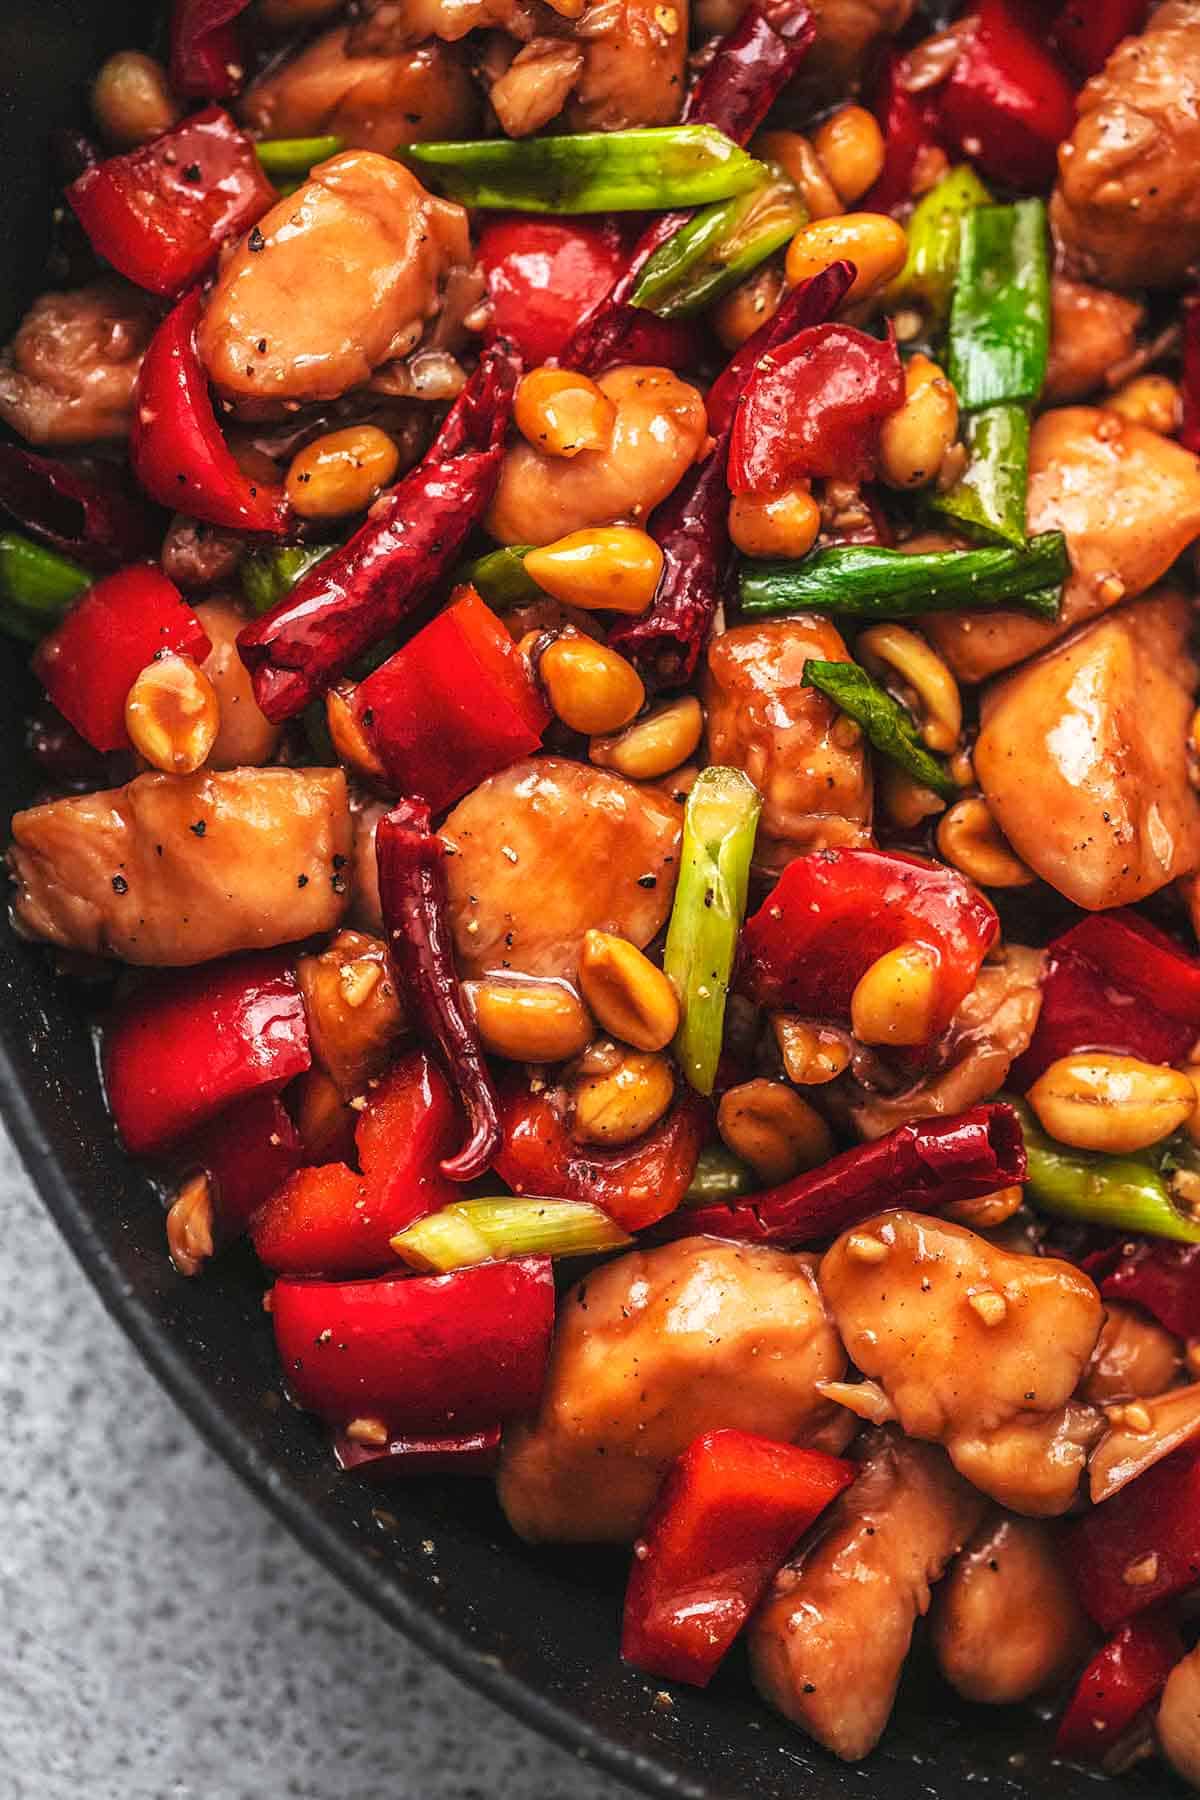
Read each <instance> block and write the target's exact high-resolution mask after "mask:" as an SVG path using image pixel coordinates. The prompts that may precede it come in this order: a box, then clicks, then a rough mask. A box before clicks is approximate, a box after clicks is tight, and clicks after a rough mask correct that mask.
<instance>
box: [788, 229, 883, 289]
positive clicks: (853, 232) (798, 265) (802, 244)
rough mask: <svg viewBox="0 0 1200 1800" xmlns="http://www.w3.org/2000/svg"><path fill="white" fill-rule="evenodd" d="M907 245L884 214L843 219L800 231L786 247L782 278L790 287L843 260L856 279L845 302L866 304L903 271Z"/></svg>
mask: <svg viewBox="0 0 1200 1800" xmlns="http://www.w3.org/2000/svg"><path fill="white" fill-rule="evenodd" d="M907 254H908V239H907V237H906V236H905V233H904V227H903V225H898V224H897V223H896V221H895V219H890V218H888V216H887V214H886V213H843V215H842V216H841V218H839V219H821V220H818V222H817V223H816V224H815V225H805V226H804V227H803V229H802V230H800V231H798V232H797V233H796V235H795V237H794V238H793V239H792V241H791V243H790V244H789V245H788V253H787V265H786V266H787V278H788V281H789V282H790V283H791V285H792V286H793V287H796V286H798V285H799V283H800V282H802V281H808V280H809V279H810V278H811V277H812V276H813V275H820V274H821V273H822V272H823V271H824V270H825V269H828V268H829V267H830V265H831V264H832V263H835V262H839V261H840V260H841V258H842V257H846V258H848V260H849V261H850V262H852V263H853V264H854V266H855V268H856V269H857V270H858V274H857V275H856V276H855V280H854V286H853V287H852V288H851V289H850V292H849V294H848V295H847V296H846V298H847V300H850V301H853V300H866V299H867V298H868V296H869V295H871V294H873V293H875V292H876V291H877V290H878V289H879V288H881V287H884V286H885V285H886V284H887V283H888V282H889V281H890V280H891V279H892V277H893V276H894V275H898V274H899V273H900V271H901V269H902V268H903V267H904V258H905V256H906V255H907Z"/></svg>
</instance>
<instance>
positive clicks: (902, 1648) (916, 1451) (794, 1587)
mask: <svg viewBox="0 0 1200 1800" xmlns="http://www.w3.org/2000/svg"><path fill="white" fill-rule="evenodd" d="M854 1455H855V1458H856V1460H857V1461H858V1462H859V1464H860V1465H861V1468H860V1473H859V1476H858V1479H857V1481H855V1483H854V1485H853V1486H852V1487H849V1488H847V1490H846V1492H845V1493H844V1494H842V1495H841V1496H840V1498H839V1499H837V1500H836V1501H835V1502H834V1504H833V1505H832V1506H831V1507H830V1509H829V1511H828V1513H827V1514H826V1515H825V1516H824V1517H823V1518H822V1519H821V1520H820V1521H819V1522H818V1524H817V1527H816V1530H815V1533H814V1536H813V1539H812V1541H811V1542H810V1543H809V1544H808V1545H802V1546H801V1550H800V1553H799V1555H797V1556H796V1557H795V1558H794V1559H793V1560H792V1561H791V1562H790V1563H788V1564H787V1565H786V1566H785V1567H784V1568H783V1569H781V1570H780V1572H779V1574H778V1575H777V1576H776V1578H775V1582H774V1585H773V1587H772V1588H771V1589H770V1590H769V1592H768V1594H767V1597H766V1599H765V1600H764V1601H763V1604H762V1606H761V1607H760V1608H759V1611H758V1613H757V1614H756V1616H755V1617H754V1619H753V1620H752V1621H751V1623H750V1627H749V1631H748V1637H747V1642H748V1647H749V1651H750V1667H751V1670H752V1672H753V1675H754V1682H755V1686H756V1687H757V1688H758V1690H759V1692H760V1693H761V1694H762V1696H763V1698H764V1699H766V1700H768V1701H770V1703H771V1705H772V1706H774V1707H777V1708H778V1710H779V1711H780V1712H781V1713H783V1715H784V1717H785V1718H788V1719H791V1720H792V1722H793V1723H794V1724H796V1725H799V1726H800V1727H801V1728H802V1729H803V1730H804V1731H806V1732H807V1733H808V1735H809V1736H810V1737H813V1738H815V1739H816V1740H817V1742H818V1743H819V1744H823V1745H824V1746H825V1748H826V1749H827V1750H832V1752H833V1753H834V1755H835V1756H840V1757H842V1758H843V1759H844V1760H845V1761H846V1762H856V1761H857V1760H858V1759H859V1757H862V1756H866V1755H867V1753H868V1752H869V1751H871V1750H873V1749H874V1748H875V1745H876V1744H877V1743H878V1742H879V1739H880V1737H881V1736H882V1735H883V1729H884V1726H885V1725H886V1724H887V1722H888V1719H889V1717H890V1716H891V1711H892V1702H893V1701H894V1699H895V1697H896V1687H897V1684H898V1683H899V1680H900V1672H901V1670H902V1669H903V1667H904V1659H905V1657H906V1656H907V1655H908V1648H909V1645H910V1643H911V1642H912V1633H913V1626H914V1625H915V1624H916V1622H917V1620H918V1619H920V1618H923V1617H924V1615H925V1614H926V1613H927V1612H928V1610H929V1599H930V1589H931V1587H932V1584H933V1583H934V1582H936V1581H937V1580H939V1578H940V1577H941V1575H942V1572H943V1571H944V1569H945V1567H946V1564H947V1563H948V1562H949V1561H950V1559H951V1557H952V1556H954V1555H956V1554H957V1552H958V1551H959V1550H961V1548H962V1546H963V1544H964V1543H965V1542H966V1540H967V1539H968V1538H969V1537H970V1535H971V1533H972V1532H973V1531H974V1529H975V1527H976V1525H977V1524H978V1523H979V1520H980V1518H981V1516H982V1514H983V1512H984V1509H985V1504H986V1503H985V1501H984V1499H983V1497H982V1495H980V1494H977V1493H975V1492H974V1490H973V1489H972V1488H971V1487H969V1486H968V1484H967V1483H966V1482H965V1481H964V1480H963V1479H962V1477H961V1476H959V1475H956V1474H955V1472H954V1470H953V1469H952V1468H951V1466H950V1464H949V1462H948V1461H947V1460H946V1457H945V1456H944V1455H943V1453H942V1452H941V1451H940V1450H935V1449H933V1448H931V1447H930V1446H929V1445H928V1444H916V1443H913V1442H911V1441H910V1440H909V1439H908V1438H905V1437H902V1436H901V1435H900V1434H899V1432H897V1431H894V1430H892V1429H891V1428H890V1427H889V1428H885V1429H884V1430H880V1431H875V1430H872V1431H868V1432H865V1433H864V1434H863V1436H862V1437H861V1438H860V1439H859V1441H858V1443H857V1444H856V1445H855V1447H854Z"/></svg>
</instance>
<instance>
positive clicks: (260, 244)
mask: <svg viewBox="0 0 1200 1800" xmlns="http://www.w3.org/2000/svg"><path fill="white" fill-rule="evenodd" d="M266 243H267V240H266V238H265V237H264V236H263V234H262V232H261V231H260V230H259V229H258V226H257V225H256V226H255V227H254V230H253V231H252V232H251V233H250V236H249V237H248V238H247V239H246V248H247V250H252V251H254V252H255V254H257V252H258V251H259V250H263V249H265V248H266Z"/></svg>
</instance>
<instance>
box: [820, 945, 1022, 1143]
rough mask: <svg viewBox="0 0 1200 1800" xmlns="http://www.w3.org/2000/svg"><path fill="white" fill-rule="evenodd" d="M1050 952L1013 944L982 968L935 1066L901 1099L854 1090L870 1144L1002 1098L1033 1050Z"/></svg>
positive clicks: (857, 1120)
mask: <svg viewBox="0 0 1200 1800" xmlns="http://www.w3.org/2000/svg"><path fill="white" fill-rule="evenodd" d="M1045 961H1046V957H1045V953H1044V951H1041V950H1030V949H1027V948H1026V946H1025V945H1024V944H1007V945H1005V947H1004V949H1003V950H1002V951H1001V953H1000V955H999V957H998V958H997V960H996V961H994V962H988V963H985V964H984V965H983V967H982V968H981V969H980V971H979V975H978V978H977V979H976V982H975V986H974V987H973V988H972V989H971V992H970V993H969V994H968V995H967V997H966V999H965V1000H964V1001H963V1003H962V1005H961V1006H960V1007H959V1009H958V1012H957V1013H956V1014H955V1016H954V1018H953V1020H952V1021H951V1024H950V1029H949V1030H948V1031H947V1032H946V1034H945V1036H944V1037H943V1038H942V1040H941V1042H940V1043H939V1044H938V1045H937V1046H936V1066H935V1068H934V1071H933V1072H932V1073H931V1074H928V1075H925V1076H923V1077H922V1079H921V1080H920V1081H919V1082H918V1083H917V1085H916V1086H915V1087H911V1088H908V1089H906V1090H905V1092H904V1093H902V1094H892V1095H883V1094H874V1093H869V1092H868V1091H867V1090H866V1089H864V1088H859V1089H857V1090H856V1097H855V1098H853V1099H852V1100H851V1104H850V1116H851V1118H852V1119H853V1120H854V1124H855V1127H856V1129H857V1131H858V1133H859V1135H860V1137H864V1138H877V1137H882V1136H883V1135H884V1133H885V1132H887V1131H892V1130H893V1129H894V1128H895V1127H896V1126H897V1125H903V1124H904V1123H905V1121H906V1120H908V1119H931V1118H947V1117H949V1116H950V1115H951V1114H952V1113H959V1112H966V1111H967V1110H968V1109H969V1108H970V1107H972V1106H977V1105H978V1104H979V1102H980V1101H981V1100H986V1099H987V1098H988V1097H989V1096H990V1095H992V1094H995V1093H998V1092H999V1090H1000V1089H1001V1088H1002V1087H1003V1086H1004V1083H1005V1080H1006V1079H1007V1076H1008V1071H1009V1069H1010V1068H1011V1066H1012V1064H1013V1063H1014V1062H1015V1061H1016V1059H1017V1057H1018V1056H1020V1055H1021V1054H1022V1052H1023V1051H1025V1050H1027V1049H1028V1048H1029V1042H1030V1039H1031V1038H1032V1037H1033V1033H1034V1027H1035V1026H1036V1025H1037V1022H1038V1014H1039V1013H1040V1012H1041V1010H1042V970H1043V968H1044V966H1045Z"/></svg>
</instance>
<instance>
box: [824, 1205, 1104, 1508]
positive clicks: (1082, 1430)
mask: <svg viewBox="0 0 1200 1800" xmlns="http://www.w3.org/2000/svg"><path fill="white" fill-rule="evenodd" d="M821 1292H822V1294H823V1295H824V1296H825V1301H826V1304H827V1305H828V1307H829V1310H830V1312H831V1314H832V1315H833V1319H834V1323H835V1324H836V1325H837V1328H838V1331H839V1332H840V1334H841V1338H842V1342H843V1343H844V1344H845V1346H846V1352H847V1355H848V1356H849V1357H850V1359H851V1361H852V1362H853V1363H854V1364H855V1365H856V1366H857V1367H858V1368H860V1369H861V1370H862V1372H863V1374H864V1375H866V1376H869V1377H870V1378H871V1379H872V1380H875V1381H877V1382H878V1383H879V1385H880V1387H881V1388H882V1389H883V1391H884V1393H885V1394H886V1395H887V1398H888V1400H889V1401H890V1402H891V1405H892V1407H893V1409H894V1411H895V1415H896V1418H897V1420H898V1421H899V1423H900V1425H901V1427H902V1429H903V1430H904V1431H906V1432H907V1433H908V1435H909V1436H910V1437H917V1438H926V1439H928V1440H929V1441H930V1442H932V1443H935V1444H943V1445H945V1447H946V1450H947V1451H948V1452H949V1455H950V1460H951V1461H952V1462H953V1463H954V1465H955V1467H956V1468H958V1469H959V1470H960V1471H961V1473H962V1474H964V1475H966V1476H967V1477H968V1479H969V1480H971V1481H972V1482H973V1483H974V1484H975V1486H976V1487H981V1488H982V1489H983V1490H984V1492H985V1493H989V1494H991V1495H992V1497H993V1499H996V1500H998V1501H1000V1503H1001V1504H1002V1505H1005V1506H1009V1507H1011V1508H1012V1510H1013V1511H1014V1512H1020V1513H1033V1514H1035V1515H1037V1516H1046V1515H1049V1514H1052V1513H1058V1512H1064V1511H1065V1510H1066V1508H1067V1507H1068V1506H1069V1505H1070V1504H1071V1501H1072V1500H1073V1498H1074V1496H1075V1490H1076V1488H1077V1487H1078V1485H1079V1476H1080V1475H1081V1474H1082V1472H1083V1465H1084V1445H1085V1443H1086V1441H1087V1438H1088V1435H1089V1433H1090V1432H1091V1430H1092V1429H1093V1427H1094V1424H1095V1421H1094V1419H1093V1418H1092V1416H1091V1414H1090V1413H1089V1411H1088V1409H1087V1408H1078V1407H1077V1408H1075V1409H1073V1410H1072V1411H1070V1412H1069V1411H1068V1406H1067V1403H1068V1401H1069V1400H1070V1398H1071V1395H1072V1394H1073V1393H1074V1391H1075V1388H1076V1385H1077V1384H1078V1381H1079V1377H1080V1375H1081V1374H1082V1372H1083V1370H1084V1369H1085V1368H1086V1366H1087V1362H1088V1358H1089V1357H1090V1356H1091V1354H1092V1351H1093V1349H1094V1348H1095V1344H1096V1339H1097V1337H1098V1336H1099V1333H1100V1323H1101V1319H1102V1317H1103V1309H1102V1308H1101V1305H1100V1296H1099V1294H1098V1293H1097V1292H1096V1289H1095V1287H1094V1285H1093V1284H1092V1282H1091V1281H1089V1280H1088V1278H1087V1276H1086V1275H1084V1274H1082V1273H1081V1272H1080V1270H1078V1269H1076V1268H1074V1267H1073V1266H1072V1265H1071V1264H1070V1263H1066V1262H1059V1261H1057V1260H1055V1259H1054V1258H1052V1257H1030V1256H1013V1255H1012V1254H1011V1253H1010V1252H1009V1251H1007V1250H1002V1249H1000V1248H998V1247H997V1246H996V1245H995V1244H991V1243H989V1242H988V1241H987V1240H986V1239H985V1238H982V1237H978V1236H977V1235H976V1234H975V1233H974V1232H973V1231H967V1230H966V1229H965V1228H964V1227H963V1226H961V1225H952V1224H950V1223H949V1222H948V1221H947V1220H944V1219H933V1218H927V1217H925V1216H924V1215H922V1214H920V1213H913V1212H907V1211H901V1212H892V1213H881V1214H879V1215H878V1216H877V1217H876V1218H874V1219H871V1220H868V1221H867V1223H866V1224H864V1225H856V1226H855V1227H853V1229H852V1230H850V1231H847V1232H843V1234H842V1236H841V1237H840V1238H838V1239H837V1241H836V1242H835V1243H834V1244H833V1245H832V1247H831V1248H830V1249H829V1251H828V1252H827V1254H826V1255H825V1258H824V1260H823V1261H822V1263H821Z"/></svg>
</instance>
